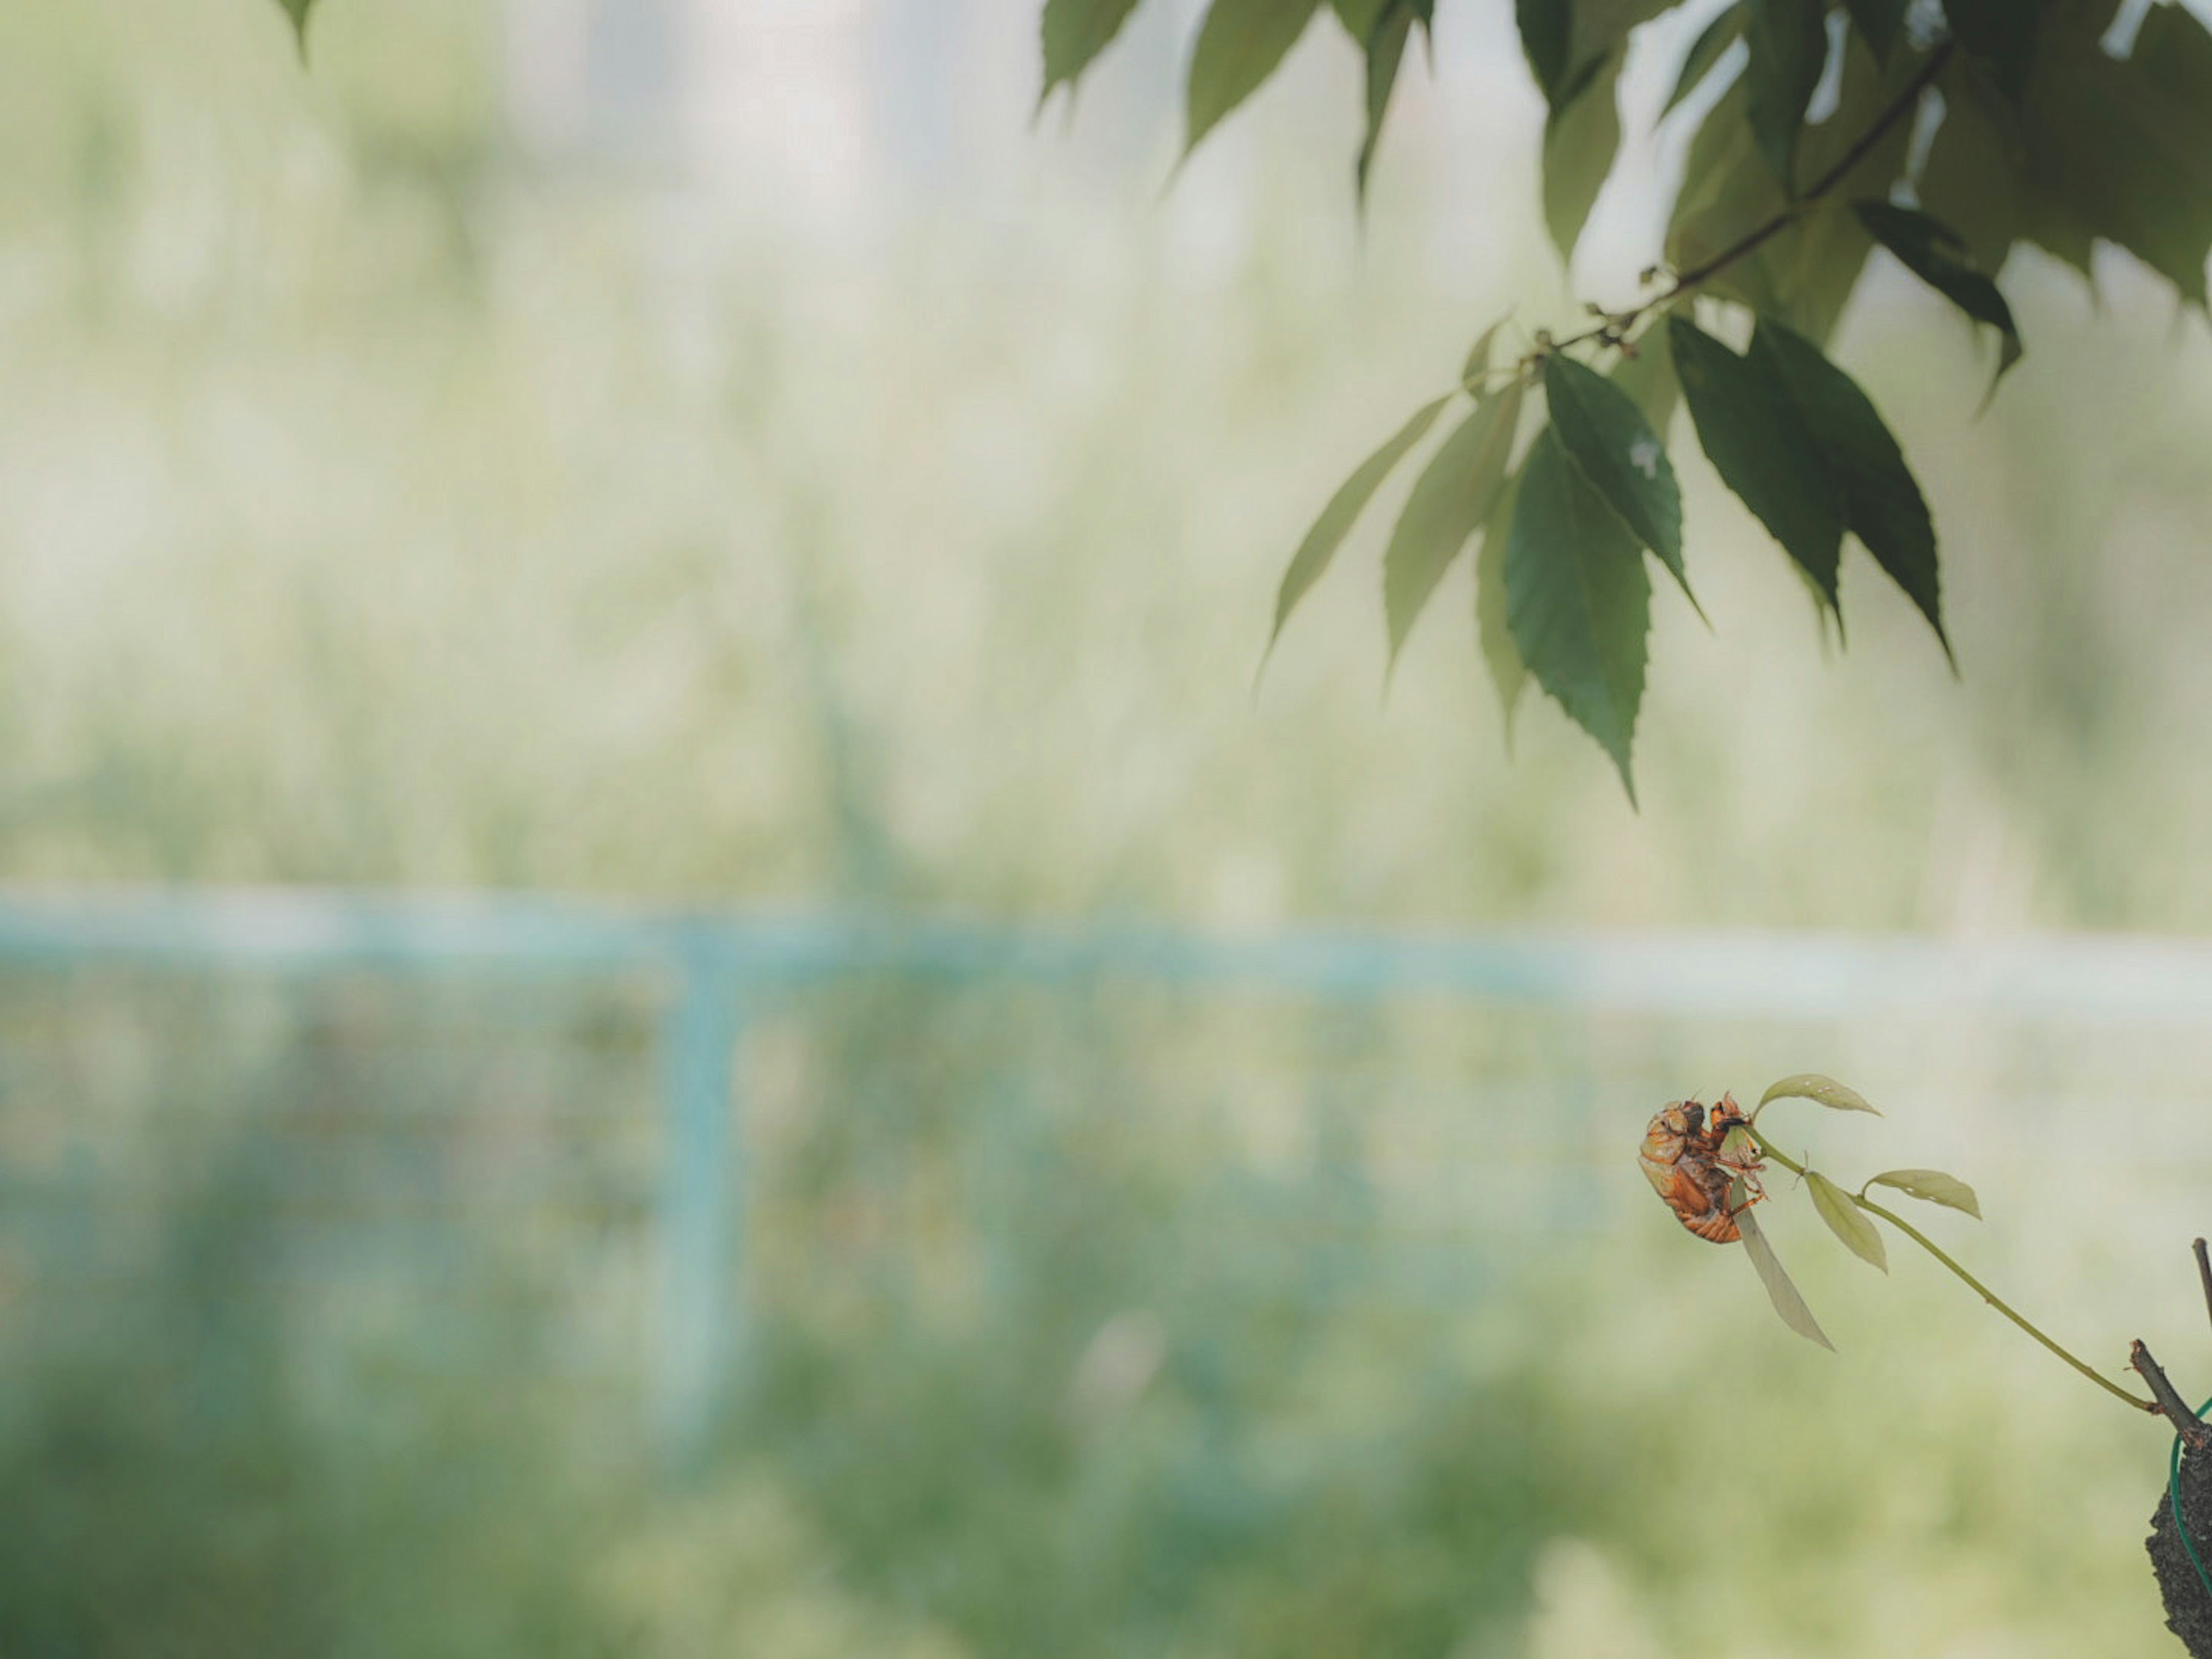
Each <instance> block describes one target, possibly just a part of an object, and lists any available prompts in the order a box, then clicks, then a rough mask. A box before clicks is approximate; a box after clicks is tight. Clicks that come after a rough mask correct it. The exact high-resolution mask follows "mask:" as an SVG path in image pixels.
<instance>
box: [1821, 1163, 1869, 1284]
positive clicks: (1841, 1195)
mask: <svg viewBox="0 0 2212 1659" xmlns="http://www.w3.org/2000/svg"><path fill="white" fill-rule="evenodd" d="M1805 1186H1806V1188H1807V1189H1808V1191H1809V1192H1811V1194H1813V1207H1814V1209H1815V1210H1817V1211H1819V1212H1820V1219H1821V1220H1823V1221H1825V1222H1826V1223H1827V1224H1828V1231H1830V1232H1832V1233H1833V1234H1835V1236H1836V1237H1838V1238H1840V1239H1842V1240H1843V1241H1844V1248H1846V1249H1849V1250H1850V1253H1851V1254H1852V1255H1855V1256H1857V1257H1858V1258H1859V1260H1860V1261H1867V1262H1871V1263H1872V1264H1873V1265H1874V1266H1875V1267H1879V1268H1881V1270H1882V1272H1884V1273H1887V1272H1888V1271H1889V1252H1888V1251H1887V1250H1886V1249H1883V1248H1882V1243H1881V1234H1880V1233H1878V1232H1876V1231H1875V1227H1874V1223H1873V1222H1871V1221H1869V1220H1868V1219H1867V1218H1866V1217H1864V1216H1863V1215H1861V1214H1860V1213H1859V1212H1858V1208H1857V1206H1856V1205H1854V1204H1853V1203H1852V1202H1851V1200H1850V1194H1848V1193H1846V1192H1844V1189H1843V1188H1840V1187H1838V1186H1837V1185H1836V1183H1835V1182H1832V1181H1831V1180H1829V1179H1828V1177H1827V1176H1824V1175H1822V1174H1821V1173H1820V1171H1819V1170H1811V1171H1809V1172H1808V1174H1807V1175H1806V1176H1805Z"/></svg>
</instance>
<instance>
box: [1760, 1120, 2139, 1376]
mask: <svg viewBox="0 0 2212 1659" xmlns="http://www.w3.org/2000/svg"><path fill="white" fill-rule="evenodd" d="M1744 1132H1745V1133H1747V1134H1748V1135H1749V1136H1750V1137H1751V1138H1752V1139H1753V1140H1754V1141H1756V1142H1758V1144H1759V1152H1760V1153H1761V1154H1762V1155H1763V1156H1765V1158H1769V1159H1771V1161H1772V1162H1774V1163H1776V1164H1780V1165H1781V1166H1782V1167H1783V1168H1784V1169H1785V1170H1789V1171H1790V1173H1791V1174H1793V1175H1799V1176H1802V1175H1803V1174H1804V1173H1805V1166H1804V1165H1803V1164H1800V1163H1798V1162H1797V1161H1796V1159H1795V1158H1790V1157H1789V1156H1787V1155H1786V1154H1784V1153H1782V1152H1777V1151H1776V1150H1775V1149H1774V1144H1773V1143H1772V1142H1771V1141H1770V1140H1768V1139H1767V1138H1766V1137H1765V1135H1763V1134H1761V1133H1759V1131H1758V1130H1756V1129H1754V1128H1752V1127H1750V1126H1749V1125H1746V1126H1745V1129H1744ZM1841 1190H1842V1189H1841V1188H1838V1191H1841ZM1844 1197H1845V1198H1848V1199H1850V1201H1851V1202H1852V1203H1854V1204H1856V1205H1857V1206H1858V1207H1859V1208H1860V1209H1862V1210H1864V1211H1865V1212H1867V1213H1868V1214H1869V1215H1876V1216H1880V1217H1881V1218H1882V1219H1883V1220H1884V1221H1887V1223H1889V1225H1891V1226H1893V1227H1894V1228H1896V1229H1897V1231H1899V1232H1901V1233H1903V1234H1904V1235H1905V1237H1907V1238H1909V1239H1911V1241H1912V1242H1913V1243H1915V1244H1917V1245H1918V1246H1919V1247H1920V1248H1921V1249H1923V1250H1925V1251H1927V1252H1928V1254H1929V1255H1932V1256H1934V1257H1935V1258H1936V1261H1940V1262H1942V1264H1943V1266H1944V1267H1948V1269H1950V1271H1951V1273H1952V1274H1953V1275H1954V1277H1955V1278H1957V1279H1959V1280H1960V1282H1961V1283H1962V1284H1964V1285H1966V1288H1967V1289H1968V1290H1970V1291H1973V1292H1974V1294H1975V1295H1977V1296H1978V1297H1981V1298H1982V1300H1983V1301H1984V1302H1986V1303H1988V1304H1990V1306H1991V1307H1992V1308H1995V1309H1996V1310H1997V1311H1998V1312H1999V1313H2001V1314H2002V1315H2003V1316H2005V1317H2006V1318H2007V1319H2009V1320H2010V1321H2012V1322H2013V1323H2014V1324H2015V1325H2017V1326H2019V1327H2020V1328H2021V1329H2022V1330H2023V1331H2026V1332H2027V1334H2029V1335H2030V1336H2032V1337H2033V1338H2034V1339H2035V1340H2037V1341H2038V1342H2040V1343H2041V1344H2042V1345H2043V1346H2045V1348H2048V1349H2049V1350H2050V1351H2051V1352H2052V1353H2054V1354H2057V1356H2058V1358H2061V1359H2063V1360H2064V1361H2065V1362H2066V1363H2067V1364H2069V1365H2071V1366H2072V1367H2073V1368H2074V1369H2075V1370H2077V1371H2079V1372H2081V1375H2082V1376H2086V1377H2087V1378H2088V1379H2089V1380H2090V1381H2091V1382H2092V1383H2095V1384H2096V1385H2097V1386H2098V1387H2099V1388H2100V1389H2103V1390H2104V1391H2105V1392H2106V1394H2109V1395H2112V1396H2113V1397H2114V1398H2115V1399H2118V1400H2124V1401H2127V1402H2128V1404H2130V1406H2133V1407H2135V1408H2136V1410H2137V1411H2145V1412H2150V1413H2157V1412H2158V1409H2159V1408H2158V1406H2157V1405H2156V1404H2155V1403H2154V1401H2148V1400H2138V1399H2137V1398H2136V1396H2135V1395H2131V1394H2130V1393H2129V1392H2128V1391H2127V1390H2126V1389H2124V1388H2122V1387H2121V1386H2120V1385H2119V1384H2118V1383H2115V1382H2113V1381H2112V1378H2110V1377H2108V1376H2106V1375H2105V1374H2104V1373H2103V1372H2102V1371H2100V1370H2097V1368H2096V1367H2095V1366H2093V1365H2092V1364H2089V1363H2088V1362H2087V1360H2085V1359H2082V1358H2078V1357H2077V1356H2075V1354H2072V1353H2069V1352H2068V1351H2067V1350H2066V1349H2064V1348H2062V1347H2060V1346H2058V1344H2057V1342H2055V1341H2053V1340H2051V1338H2050V1337H2048V1336H2045V1334H2043V1332H2042V1331H2041V1329H2039V1328H2038V1327H2037V1326H2036V1325H2035V1324H2033V1322H2031V1321H2029V1320H2027V1318H2025V1317H2023V1316H2021V1314H2019V1313H2017V1312H2015V1310H2014V1309H2013V1308H2012V1306H2011V1305H2010V1304H2008V1303H2007V1302H2006V1301H2005V1300H2004V1298H2003V1297H2000V1296H1999V1295H1998V1294H1997V1293H1996V1291H1993V1290H1991V1289H1990V1287H1989V1286H1988V1285H1984V1284H1983V1283H1982V1281H1981V1280H1980V1279H1977V1278H1975V1277H1974V1276H1973V1274H1972V1273H1968V1272H1967V1271H1966V1269H1965V1268H1964V1267H1960V1265H1959V1264H1958V1263H1957V1262H1956V1261H1953V1260H1952V1259H1951V1256H1950V1255H1949V1254H1948V1252H1947V1251H1945V1250H1944V1249H1942V1246H1940V1245H1938V1244H1937V1243H1936V1241H1935V1240H1934V1239H1932V1238H1930V1237H1928V1235H1927V1234H1925V1233H1923V1232H1922V1231H1920V1229H1919V1228H1917V1227H1916V1226H1914V1225H1912V1224H1911V1222H1909V1221H1907V1220H1906V1219H1905V1218H1904V1217H1903V1216H1901V1215H1899V1214H1898V1213H1897V1212H1895V1211H1893V1210H1887V1209H1885V1208H1883V1207H1882V1206H1881V1205H1879V1204H1877V1203H1875V1201H1874V1200H1872V1199H1869V1198H1863V1197H1861V1196H1859V1195H1858V1194H1856V1193H1848V1192H1846V1193H1844Z"/></svg>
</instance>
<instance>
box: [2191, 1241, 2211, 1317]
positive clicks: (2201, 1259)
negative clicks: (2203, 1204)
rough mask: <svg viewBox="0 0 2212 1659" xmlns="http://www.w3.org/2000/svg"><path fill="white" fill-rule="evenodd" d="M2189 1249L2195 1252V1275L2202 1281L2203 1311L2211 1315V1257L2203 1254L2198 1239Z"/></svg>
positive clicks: (2202, 1247) (2202, 1244) (2201, 1244)
mask: <svg viewBox="0 0 2212 1659" xmlns="http://www.w3.org/2000/svg"><path fill="white" fill-rule="evenodd" d="M2190 1249H2193V1250H2195V1251H2196V1252H2197V1278H2199V1279H2203V1281H2204V1311H2205V1314H2206V1315H2207V1316H2212V1258H2208V1257H2207V1256H2206V1255H2205V1254H2204V1241H2203V1239H2201V1238H2200V1239H2198V1240H2197V1242H2196V1243H2194V1244H2192V1245H2191V1246H2190Z"/></svg>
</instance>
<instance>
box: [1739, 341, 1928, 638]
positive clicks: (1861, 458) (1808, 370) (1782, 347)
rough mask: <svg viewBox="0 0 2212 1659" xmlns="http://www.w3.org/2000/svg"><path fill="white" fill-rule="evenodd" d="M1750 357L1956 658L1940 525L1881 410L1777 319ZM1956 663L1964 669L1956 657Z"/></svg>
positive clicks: (1853, 528)
mask: <svg viewBox="0 0 2212 1659" xmlns="http://www.w3.org/2000/svg"><path fill="white" fill-rule="evenodd" d="M1751 355H1752V356H1753V357H1754V358H1764V359H1765V362H1767V364H1768V365H1769V366H1770V367H1771V369H1772V370H1773V372H1774V374H1775V376H1776V378H1777V379H1778V380H1781V382H1782V383H1783V385H1784V386H1786V387H1788V388H1789V392H1790V401H1791V402H1792V403H1794V404H1796V409H1797V412H1798V414H1799V415H1800V416H1802V417H1803V419H1804V422H1805V428H1806V430H1807V431H1808V432H1809V433H1810V434H1811V435H1812V438H1813V441H1814V445H1815V446H1817V447H1818V448H1819V449H1820V453H1822V454H1823V455H1825V456H1826V458H1827V463H1828V471H1829V472H1830V473H1831V474H1832V476H1833V477H1834V478H1835V479H1836V481H1837V483H1838V484H1840V485H1841V486H1842V489H1843V506H1844V528H1846V529H1847V530H1849V531H1850V532H1851V533H1852V534H1853V535H1855V536H1857V538H1859V540H1860V541H1862V542H1863V543H1864V544H1866V550H1867V551H1868V552H1869V553H1871V554H1872V555H1873V556H1874V560H1875V563H1876V564H1878V565H1880V566H1881V568H1882V569H1883V570H1885V571H1886V572H1887V573H1888V574H1889V578H1890V580H1893V581H1894V582H1895V583H1896V584H1897V585H1898V586H1899V587H1901V588H1903V589H1904V590H1905V597H1906V598H1907V599H1911V601H1912V603H1913V604H1914V605H1916V606H1917V607H1918V609H1919V611H1920V614H1921V615H1922V616H1923V617H1927V619H1928V625H1929V627H1930V628H1932V629H1935V630H1936V639H1937V640H1939V641H1942V647H1943V654H1944V655H1945V656H1946V657H1950V656H1951V641H1950V639H1949V637H1948V635H1945V633H1944V632H1943V595H1942V579H1941V577H1940V575H1939V574H1938V572H1937V569H1936V526H1935V522H1934V520H1932V519H1930V518H1929V513H1928V503H1927V501H1925V500H1924V499H1923V497H1922V495H1921V494H1920V486H1919V484H1918V483H1917V482H1915V480H1914V478H1913V477H1912V471H1911V468H1910V467H1908V466H1906V465H1905V452H1904V451H1903V450H1901V449H1899V447H1898V445H1897V440H1896V439H1895V438H1893V437H1892V436H1891V435H1890V431H1889V428H1888V427H1887V426H1885V425H1884V424H1883V423H1882V418H1881V413H1880V411H1879V410H1876V409H1875V406H1874V404H1873V402H1872V400H1871V399H1869V398H1868V397H1867V395H1866V393H1865V392H1862V391H1861V390H1859V387H1858V385H1857V382H1855V381H1854V380H1852V379H1851V377H1850V375H1848V374H1844V371H1843V370H1841V369H1840V368H1837V367H1836V366H1835V365H1834V364H1833V363H1832V362H1829V361H1828V360H1827V359H1826V357H1824V356H1821V355H1820V347H1818V346H1816V345H1814V343H1812V342H1811V341H1810V340H1808V339H1806V338H1805V337H1803V336H1802V335H1800V334H1797V333H1796V332H1794V331H1791V330H1790V329H1787V328H1784V326H1783V325H1781V324H1779V323H1778V322H1776V321H1774V320H1773V319H1771V318H1766V317H1762V318H1761V319H1759V325H1758V327H1757V328H1756V329H1755V330H1753V333H1752V337H1751ZM1952 665H1953V667H1954V668H1955V667H1956V666H1957V659H1956V658H1953V659H1952Z"/></svg>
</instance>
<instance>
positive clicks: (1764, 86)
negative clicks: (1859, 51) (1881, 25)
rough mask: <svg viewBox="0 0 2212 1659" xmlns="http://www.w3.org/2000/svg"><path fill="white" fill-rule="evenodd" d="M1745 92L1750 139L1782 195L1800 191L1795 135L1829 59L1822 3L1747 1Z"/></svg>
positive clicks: (1744, 29) (1802, 124)
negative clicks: (1749, 55) (1776, 180)
mask: <svg viewBox="0 0 2212 1659" xmlns="http://www.w3.org/2000/svg"><path fill="white" fill-rule="evenodd" d="M1743 3H1744V28H1743V38H1744V41H1745V43H1746V44H1747V46H1750V48H1751V58H1750V61H1749V62H1748V63H1747V64H1746V65H1745V67H1744V89H1745V92H1746V94H1747V99H1748V105H1747V110H1746V113H1747V116H1748V117H1749V118H1750V121H1751V131H1752V136H1753V137H1755V138H1756V139H1757V140H1758V141H1759V154H1760V155H1763V156H1764V157H1765V160H1766V165H1767V167H1768V168H1769V169H1770V170H1771V172H1772V173H1773V174H1774V176H1775V177H1776V178H1777V179H1780V180H1781V181H1782V188H1783V190H1784V192H1785V193H1787V194H1789V195H1790V196H1792V197H1794V196H1796V193H1797V185H1796V179H1795V168H1796V159H1797V135H1798V132H1799V131H1800V130H1801V129H1802V128H1803V126H1804V125H1805V111H1806V108H1807V106H1808V105H1810V104H1811V103H1812V101H1813V94H1814V89H1815V88H1818V87H1819V86H1820V71H1821V70H1823V69H1824V68H1825V67H1826V64H1827V61H1828V25H1827V8H1826V5H1825V4H1823V3H1822V0H1743Z"/></svg>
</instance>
